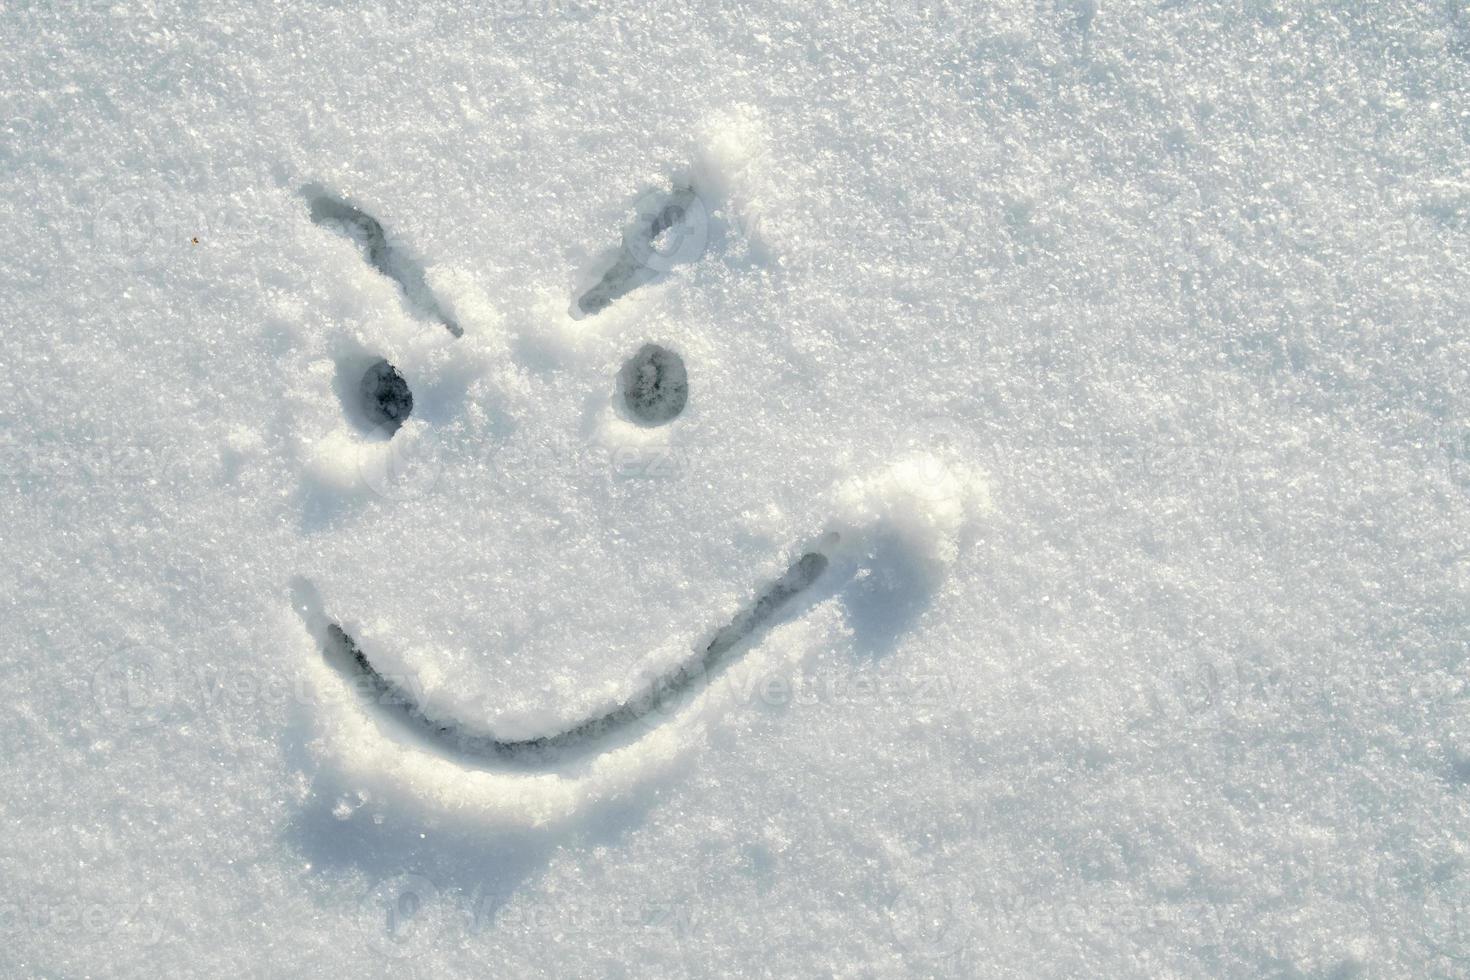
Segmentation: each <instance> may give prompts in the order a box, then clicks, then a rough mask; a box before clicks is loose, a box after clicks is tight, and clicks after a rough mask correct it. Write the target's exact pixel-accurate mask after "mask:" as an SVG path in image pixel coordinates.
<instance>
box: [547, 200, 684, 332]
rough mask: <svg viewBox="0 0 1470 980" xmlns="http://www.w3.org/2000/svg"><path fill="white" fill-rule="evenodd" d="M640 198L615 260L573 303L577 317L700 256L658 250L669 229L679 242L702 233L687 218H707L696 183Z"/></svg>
mask: <svg viewBox="0 0 1470 980" xmlns="http://www.w3.org/2000/svg"><path fill="white" fill-rule="evenodd" d="M642 203H643V205H644V207H643V209H642V212H641V213H640V214H639V215H638V216H637V217H636V218H635V219H634V221H633V224H632V225H631V226H629V227H628V228H627V229H626V230H625V231H624V232H623V242H622V245H621V246H619V247H618V249H617V251H616V253H615V255H614V257H613V259H612V264H611V265H609V266H608V267H607V269H606V270H605V271H604V272H603V273H602V276H601V278H599V279H598V280H597V282H595V283H593V284H592V286H591V287H590V288H588V289H587V290H585V291H584V292H583V293H582V294H581V295H580V296H578V297H577V298H576V301H575V303H574V304H573V306H572V312H573V316H576V317H579V318H580V317H584V316H595V315H597V314H598V313H601V312H602V311H603V310H605V309H607V308H608V307H609V306H611V305H612V304H613V303H614V302H615V301H617V300H619V299H622V298H623V297H624V296H626V295H628V294H629V293H631V292H633V290H635V289H637V288H639V287H640V286H646V285H648V284H649V283H652V282H657V281H658V280H659V279H661V278H663V277H664V276H665V275H666V274H667V273H668V270H669V268H670V267H672V266H673V265H677V264H680V263H682V262H687V261H690V260H691V259H692V258H695V257H697V255H693V256H691V255H683V256H681V255H679V254H677V253H678V251H679V249H678V248H676V249H675V254H672V255H664V254H662V253H660V252H659V251H658V249H657V245H658V242H659V239H660V238H661V237H662V236H663V235H665V234H673V235H675V236H677V237H678V238H679V239H680V240H681V241H682V239H683V237H684V236H685V235H688V234H690V233H693V234H696V235H700V236H702V235H703V233H704V229H703V228H702V227H701V228H697V229H690V227H689V225H688V223H689V222H696V223H698V222H703V221H705V220H706V219H707V215H706V212H705V205H704V202H703V200H702V199H701V198H700V196H699V194H698V193H697V192H696V191H695V190H694V188H693V187H689V186H683V185H681V186H676V187H675V188H674V189H673V191H672V192H670V193H668V194H660V195H654V194H650V195H645V197H644V199H643V202H642ZM650 204H651V205H652V207H651V208H650V207H649V205H650ZM691 251H694V252H696V253H698V252H702V251H703V248H702V239H701V245H700V247H699V248H696V249H692V250H691Z"/></svg>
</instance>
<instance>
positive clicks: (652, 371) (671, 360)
mask: <svg viewBox="0 0 1470 980" xmlns="http://www.w3.org/2000/svg"><path fill="white" fill-rule="evenodd" d="M618 388H619V391H620V393H621V395H622V399H623V406H624V407H625V408H627V410H628V414H629V415H631V416H632V417H633V419H634V421H636V422H638V423H639V424H640V425H647V426H654V425H663V424H664V423H665V422H672V421H673V420H674V419H676V418H678V417H679V413H680V412H682V411H684V405H685V403H686V402H688V401H689V375H688V373H687V372H686V371H685V370H684V359H683V358H682V357H680V356H679V355H678V354H675V353H674V352H673V351H671V350H669V349H668V348H667V347H660V346H659V345H658V344H644V345H643V346H642V347H641V348H640V349H639V351H638V353H636V354H634V355H633V356H632V357H630V358H628V360H627V362H626V363H624V364H623V368H622V370H621V371H619V372H618Z"/></svg>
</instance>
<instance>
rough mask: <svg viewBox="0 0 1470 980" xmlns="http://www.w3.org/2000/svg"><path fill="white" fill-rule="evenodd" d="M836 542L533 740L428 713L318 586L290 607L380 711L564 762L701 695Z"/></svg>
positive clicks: (472, 741)
mask: <svg viewBox="0 0 1470 980" xmlns="http://www.w3.org/2000/svg"><path fill="white" fill-rule="evenodd" d="M836 543H837V535H836V533H835V532H833V533H829V534H827V535H826V536H825V537H824V538H823V539H822V541H821V542H820V543H819V544H818V545H816V546H815V547H813V548H812V549H811V550H807V551H804V552H803V553H802V554H801V556H800V557H798V558H797V559H796V560H795V561H793V562H792V563H791V565H790V566H789V567H788V568H787V569H786V571H785V572H784V573H783V574H782V575H781V576H780V577H779V578H777V579H776V580H775V581H774V582H771V583H769V584H768V585H766V586H765V587H764V588H762V589H761V590H760V591H759V592H758V593H757V594H756V596H755V598H754V599H753V600H752V601H751V602H750V603H748V604H747V605H746V606H745V607H744V608H742V609H741V610H740V611H739V612H738V613H737V614H736V615H735V616H734V617H732V618H731V620H730V621H729V622H728V623H726V624H725V625H724V626H722V627H720V628H719V629H718V630H716V631H715V632H714V634H713V635H712V636H711V637H710V638H709V639H708V640H707V641H705V643H704V644H703V647H702V648H700V647H696V649H695V653H694V656H692V657H691V658H690V659H689V660H687V661H686V662H684V663H682V664H679V665H677V666H675V667H673V668H671V669H670V670H669V671H668V672H667V673H666V674H664V675H663V676H661V677H659V678H656V679H655V680H654V681H653V682H652V683H650V684H649V685H648V686H647V687H645V688H644V689H643V690H641V691H639V692H637V693H636V694H635V695H634V696H633V697H631V698H629V699H628V700H627V701H624V702H623V703H621V704H619V705H618V706H616V707H614V708H612V709H611V710H609V711H606V712H604V713H603V714H600V715H597V716H595V717H592V718H588V719H586V720H585V721H581V722H578V723H577V724H575V725H573V726H572V727H570V728H567V729H565V730H563V731H561V732H558V733H556V734H553V735H546V736H541V737H538V738H528V739H500V738H496V737H495V736H494V735H493V734H490V733H489V732H486V731H483V730H477V729H476V728H475V727H473V726H471V725H468V724H465V723H446V722H444V721H440V720H436V719H433V718H430V717H428V716H427V715H426V714H425V713H424V710H423V707H422V705H421V704H420V703H419V702H418V699H417V698H416V697H415V696H414V695H413V694H412V693H411V692H410V691H409V690H408V689H407V688H405V687H404V686H403V685H402V684H400V683H399V682H397V681H395V680H394V679H393V678H391V677H389V676H387V675H385V674H383V673H382V672H381V671H379V670H378V669H377V667H375V666H374V665H373V663H372V661H371V660H369V659H368V657H367V655H366V654H365V653H364V652H363V651H362V648H361V647H360V646H358V644H357V642H356V641H355V640H354V639H353V638H352V637H351V636H350V635H349V634H348V633H347V632H346V631H345V630H343V629H342V627H341V626H339V625H338V624H337V623H335V622H333V621H331V619H330V618H328V617H327V616H326V614H325V613H324V611H323V610H322V608H321V601H320V598H319V597H318V596H317V595H316V593H315V589H314V587H313V586H311V584H310V583H309V582H307V581H306V580H304V579H298V580H297V581H296V582H295V583H294V584H293V605H294V606H295V607H296V609H297V611H298V612H299V613H300V614H301V616H302V618H303V620H305V621H306V623H307V626H308V628H309V629H311V630H312V632H313V633H315V634H316V636H317V639H318V642H319V643H320V645H321V648H322V655H323V657H324V658H325V659H326V660H327V662H328V663H329V664H330V665H331V666H332V667H333V668H335V670H336V671H337V673H338V674H339V675H340V676H341V677H342V678H343V680H344V682H346V683H348V684H349V685H351V686H353V687H354V688H355V689H356V690H358V691H362V690H363V689H364V688H366V689H367V691H366V693H368V694H369V695H370V697H368V698H365V699H364V701H365V702H366V703H367V704H368V705H370V706H371V707H372V708H373V709H374V710H375V713H376V714H378V715H379V716H380V717H382V718H385V719H386V720H389V721H392V722H395V723H397V724H398V725H399V726H401V727H406V728H407V730H408V731H409V732H410V733H411V734H414V735H416V736H418V737H420V738H421V739H423V740H425V741H426V743H427V744H429V745H431V746H432V747H434V748H435V749H436V750H438V751H440V752H441V753H442V754H446V755H448V756H450V757H451V758H455V759H457V760H459V761H461V762H463V763H466V764H468V765H474V764H477V763H483V762H486V761H494V762H501V763H505V762H511V763H520V764H526V765H531V766H534V765H537V764H550V763H553V762H560V761H563V760H564V759H565V757H566V755H567V753H568V750H584V751H585V752H586V753H587V754H598V753H600V752H602V751H604V750H605V749H606V748H608V747H610V745H609V744H608V743H613V742H616V740H617V737H618V736H619V734H621V733H625V732H626V731H627V730H628V729H629V728H630V727H631V726H633V725H634V724H636V723H637V722H639V721H641V720H643V719H644V718H646V717H647V716H648V715H650V714H652V713H653V712H655V711H658V710H660V708H661V707H662V706H663V705H664V704H666V703H667V702H668V701H670V700H671V699H676V698H680V697H684V696H686V695H688V694H692V693H696V692H697V691H698V690H699V689H701V688H703V687H704V686H706V685H708V683H709V682H710V681H711V680H712V679H713V678H714V677H715V676H716V675H718V674H719V673H720V672H721V671H722V670H723V669H724V668H725V667H728V666H729V665H730V663H732V662H733V661H734V660H735V659H736V656H735V654H736V651H737V650H739V649H740V648H741V647H742V645H745V644H746V643H747V641H749V640H751V639H753V638H754V637H756V636H758V635H759V634H761V633H763V632H764V631H766V630H768V629H770V628H771V627H772V626H774V625H776V624H777V623H779V622H781V621H783V620H784V619H786V618H788V617H789V615H790V613H791V606H792V603H793V600H795V599H796V598H797V597H799V596H801V595H802V594H803V593H805V592H807V591H808V590H809V589H810V588H811V587H812V586H813V585H814V584H815V583H816V582H817V580H818V579H820V578H821V577H822V575H823V573H824V572H826V571H827V569H828V567H829V565H830V564H831V561H830V559H829V557H828V555H827V554H826V551H827V550H829V549H830V548H832V547H833V546H834V545H835V544H836Z"/></svg>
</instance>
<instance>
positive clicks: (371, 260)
mask: <svg viewBox="0 0 1470 980" xmlns="http://www.w3.org/2000/svg"><path fill="white" fill-rule="evenodd" d="M301 194H302V196H303V197H305V198H306V201H307V204H308V205H309V206H310V208H311V220H312V223H313V224H316V225H320V226H322V227H323V228H329V229H331V230H333V231H336V232H338V233H339V234H342V235H345V236H346V237H347V238H350V239H352V240H353V241H355V242H356V243H357V244H358V245H359V246H360V247H361V248H362V249H363V257H364V258H365V259H366V260H367V264H368V265H370V266H372V267H373V269H375V270H376V271H377V272H378V273H379V274H381V275H383V276H386V277H387V278H389V279H391V280H392V281H393V282H394V283H396V284H397V286H398V290H399V292H400V293H401V294H402V295H403V299H404V303H405V304H406V305H407V306H408V308H409V309H410V310H411V311H412V312H413V313H414V314H415V315H417V316H419V317H420V318H422V319H425V320H433V321H436V322H438V323H440V324H443V326H444V328H445V329H446V330H448V331H449V332H450V333H451V334H453V335H454V336H456V337H462V336H464V328H463V327H461V326H460V325H459V324H458V323H456V322H455V321H454V318H453V317H451V316H450V315H449V314H448V313H446V312H445V311H444V306H443V304H442V303H440V302H439V299H438V297H436V296H435V295H434V292H433V290H431V289H430V288H429V284H428V283H427V282H426V281H425V280H424V267H423V264H422V263H420V262H419V261H418V260H417V259H415V258H414V257H413V256H412V255H411V254H409V253H408V252H407V251H405V250H404V249H403V248H402V247H401V246H400V245H399V243H398V242H397V240H396V239H394V238H392V237H390V236H389V234H388V233H387V231H386V230H384V228H383V224H382V222H380V221H379V220H378V219H377V218H375V217H373V216H372V215H370V214H368V213H367V212H365V211H363V210H361V209H359V208H357V207H354V206H353V205H351V204H349V203H348V202H347V201H345V200H343V199H342V198H340V197H337V196H335V195H333V194H330V193H328V192H327V191H326V190H325V189H323V188H322V187H320V186H318V185H315V184H308V185H307V186H305V187H303V188H302V189H301Z"/></svg>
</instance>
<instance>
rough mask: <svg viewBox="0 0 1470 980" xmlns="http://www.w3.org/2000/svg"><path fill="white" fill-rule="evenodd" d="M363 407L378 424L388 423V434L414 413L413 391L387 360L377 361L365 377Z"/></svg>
mask: <svg viewBox="0 0 1470 980" xmlns="http://www.w3.org/2000/svg"><path fill="white" fill-rule="evenodd" d="M359 390H360V391H361V392H362V410H363V414H364V415H366V416H367V419H368V421H369V422H370V423H371V424H373V425H375V426H386V427H387V428H388V434H389V435H392V434H393V433H395V432H397V431H398V428H399V426H401V425H403V423H404V422H405V421H407V419H408V417H409V416H410V415H412V414H413V392H412V391H410V390H409V388H408V382H407V381H405V380H403V375H401V374H399V373H398V369H397V368H396V367H394V366H393V365H391V364H389V363H388V362H387V361H382V360H380V361H377V362H376V363H374V364H373V365H372V366H370V367H369V368H368V369H367V371H366V373H364V374H363V376H362V384H361V385H360V386H359Z"/></svg>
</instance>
